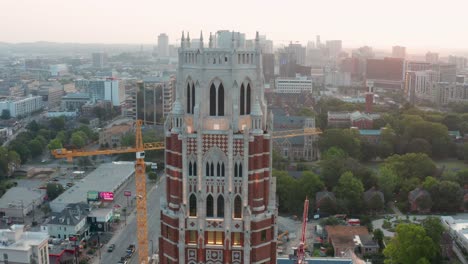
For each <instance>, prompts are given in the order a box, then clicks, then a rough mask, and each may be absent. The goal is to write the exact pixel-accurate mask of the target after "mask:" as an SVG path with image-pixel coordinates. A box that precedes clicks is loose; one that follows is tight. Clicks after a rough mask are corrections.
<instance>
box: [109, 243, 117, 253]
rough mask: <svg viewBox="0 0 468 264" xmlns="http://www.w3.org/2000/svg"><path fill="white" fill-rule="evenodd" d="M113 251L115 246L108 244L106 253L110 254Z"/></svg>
mask: <svg viewBox="0 0 468 264" xmlns="http://www.w3.org/2000/svg"><path fill="white" fill-rule="evenodd" d="M114 249H115V244H110V245H109V247H108V248H107V252H112V251H114Z"/></svg>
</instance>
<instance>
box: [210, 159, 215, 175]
mask: <svg viewBox="0 0 468 264" xmlns="http://www.w3.org/2000/svg"><path fill="white" fill-rule="evenodd" d="M210 169H211V171H210V176H214V165H213V162H211V166H210Z"/></svg>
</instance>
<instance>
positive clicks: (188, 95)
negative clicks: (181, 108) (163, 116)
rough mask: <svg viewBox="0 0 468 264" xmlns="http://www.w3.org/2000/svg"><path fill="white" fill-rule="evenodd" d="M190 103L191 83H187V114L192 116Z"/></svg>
mask: <svg viewBox="0 0 468 264" xmlns="http://www.w3.org/2000/svg"><path fill="white" fill-rule="evenodd" d="M190 102H191V99H190V83H187V113H188V114H190V109H191V107H190Z"/></svg>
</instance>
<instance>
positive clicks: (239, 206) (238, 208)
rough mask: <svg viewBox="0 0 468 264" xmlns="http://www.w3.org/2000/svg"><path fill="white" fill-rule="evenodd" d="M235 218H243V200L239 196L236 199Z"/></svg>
mask: <svg viewBox="0 0 468 264" xmlns="http://www.w3.org/2000/svg"><path fill="white" fill-rule="evenodd" d="M234 218H242V200H241V198H240V196H239V195H238V196H236V198H235V199H234Z"/></svg>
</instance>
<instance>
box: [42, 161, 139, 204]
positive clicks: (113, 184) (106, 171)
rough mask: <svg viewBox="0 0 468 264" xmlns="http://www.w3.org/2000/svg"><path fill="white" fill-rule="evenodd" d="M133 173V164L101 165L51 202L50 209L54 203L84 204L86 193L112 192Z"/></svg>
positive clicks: (114, 163) (115, 163)
mask: <svg viewBox="0 0 468 264" xmlns="http://www.w3.org/2000/svg"><path fill="white" fill-rule="evenodd" d="M134 171H135V164H134V163H133V162H124V161H121V162H112V163H106V164H101V165H100V166H99V167H98V168H97V169H95V170H94V171H93V172H91V173H90V174H89V175H88V176H86V177H84V178H83V179H81V180H80V181H78V182H76V184H75V185H74V186H72V187H71V188H70V189H68V190H66V191H65V192H64V193H62V194H61V195H60V196H59V197H57V198H56V199H55V200H54V201H52V202H51V207H52V206H53V204H54V203H55V204H57V203H64V204H70V203H78V202H86V201H87V200H86V199H87V194H88V191H98V192H114V191H115V189H116V188H117V187H118V186H120V185H121V184H122V183H123V182H125V181H126V180H127V179H128V178H129V177H130V176H131V175H132V174H133V173H134Z"/></svg>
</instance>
